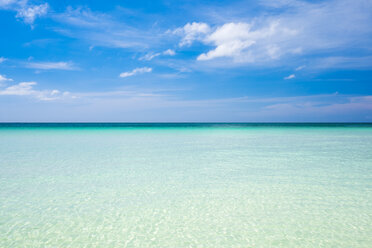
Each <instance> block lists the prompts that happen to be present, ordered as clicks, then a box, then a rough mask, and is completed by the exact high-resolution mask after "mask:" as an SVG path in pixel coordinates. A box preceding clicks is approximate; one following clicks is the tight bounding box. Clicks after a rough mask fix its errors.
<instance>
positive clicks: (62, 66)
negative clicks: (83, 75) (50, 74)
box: [26, 62, 78, 70]
mask: <svg viewBox="0 0 372 248" xmlns="http://www.w3.org/2000/svg"><path fill="white" fill-rule="evenodd" d="M26 67H27V68H32V69H40V70H77V69H78V68H77V67H76V66H74V64H73V63H71V62H28V63H26Z"/></svg>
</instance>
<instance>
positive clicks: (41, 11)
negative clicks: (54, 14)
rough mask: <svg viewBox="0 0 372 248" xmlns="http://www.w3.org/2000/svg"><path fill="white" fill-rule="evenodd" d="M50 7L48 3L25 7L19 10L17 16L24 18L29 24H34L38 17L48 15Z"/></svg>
mask: <svg viewBox="0 0 372 248" xmlns="http://www.w3.org/2000/svg"><path fill="white" fill-rule="evenodd" d="M48 9H49V5H48V3H44V4H40V5H34V6H29V7H24V8H21V9H19V10H18V12H17V15H16V17H17V18H21V19H23V21H24V22H25V23H27V24H33V23H34V21H35V19H36V18H37V17H40V16H43V15H46V13H47V12H48Z"/></svg>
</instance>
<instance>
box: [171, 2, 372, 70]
mask: <svg viewBox="0 0 372 248" xmlns="http://www.w3.org/2000/svg"><path fill="white" fill-rule="evenodd" d="M261 4H264V5H265V6H266V12H265V11H262V12H261V14H259V15H258V16H253V17H252V16H248V17H244V15H241V16H231V17H230V19H235V20H239V21H230V22H225V23H222V24H221V22H218V24H217V25H216V24H214V25H213V23H210V24H208V23H195V22H194V23H188V24H186V25H185V26H184V27H180V28H178V29H176V30H175V31H174V32H173V33H174V34H177V35H181V41H180V45H181V46H184V45H191V44H192V43H193V42H194V41H199V42H201V43H203V44H205V45H206V46H207V47H208V48H206V49H207V51H204V52H202V53H200V54H199V55H198V56H197V59H198V60H200V61H210V60H215V59H229V60H231V61H232V62H233V63H235V64H241V63H251V64H253V63H256V64H257V63H261V64H262V63H267V64H270V63H271V61H278V60H280V61H283V60H284V59H289V58H297V57H303V56H307V55H309V54H314V53H316V54H317V56H318V57H319V56H325V57H329V54H333V55H335V54H344V52H345V50H348V51H359V52H360V51H361V50H363V51H365V52H366V53H367V54H370V53H371V51H370V50H369V45H368V44H370V43H371V42H372V29H371V27H370V25H368V24H367V23H371V22H372V12H371V10H372V2H370V1H365V0H356V1H352V2H351V1H348V0H337V1H336V0H330V1H325V2H324V1H322V2H309V1H296V0H286V1H274V0H267V1H261ZM247 6H249V5H247ZM261 7H262V6H261ZM220 11H221V12H222V13H219V14H220V15H224V14H225V13H226V11H223V10H220ZM241 11H242V12H244V10H241ZM209 46H212V49H211V48H209ZM349 62H350V63H348V65H351V64H352V63H353V62H356V61H352V60H349ZM364 62H365V63H367V64H370V63H368V61H364ZM356 63H357V62H356ZM365 63H364V64H365ZM277 64H278V63H277ZM345 64H346V63H345ZM328 65H331V63H328ZM358 65H361V63H358ZM309 66H310V65H309Z"/></svg>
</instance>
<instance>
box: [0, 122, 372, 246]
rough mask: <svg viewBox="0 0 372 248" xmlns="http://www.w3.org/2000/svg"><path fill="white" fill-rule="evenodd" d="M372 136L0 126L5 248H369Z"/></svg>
mask: <svg viewBox="0 0 372 248" xmlns="http://www.w3.org/2000/svg"><path fill="white" fill-rule="evenodd" d="M371 223H372V125H370V124H361V125H350V124H340V125H339V124H321V125H315V124H307V125H296V124H291V125H284V124H276V125H271V124H264V125H261V124H255V125H252V124H250V125H244V124H235V125H232V124H218V125H216V124H156V125H151V124H146V125H142V124H127V125H123V124H99V125H94V124H69V125H66V124H64V125H62V124H49V125H40V124H17V125H14V124H0V247H371V246H372V224H371Z"/></svg>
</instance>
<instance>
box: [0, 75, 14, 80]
mask: <svg viewBox="0 0 372 248" xmlns="http://www.w3.org/2000/svg"><path fill="white" fill-rule="evenodd" d="M1 81H13V79H11V78H7V77H5V76H3V75H1V74H0V82H1Z"/></svg>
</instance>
